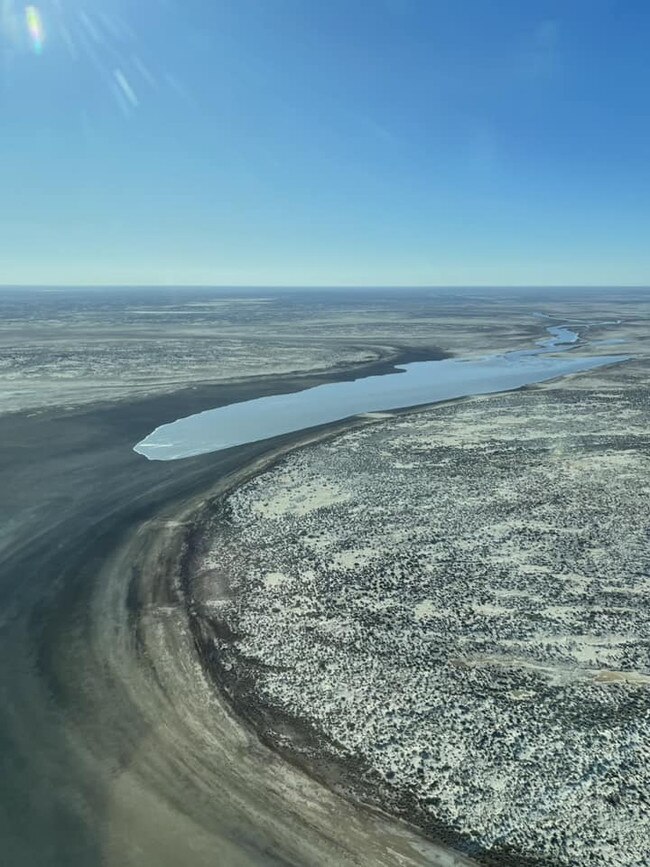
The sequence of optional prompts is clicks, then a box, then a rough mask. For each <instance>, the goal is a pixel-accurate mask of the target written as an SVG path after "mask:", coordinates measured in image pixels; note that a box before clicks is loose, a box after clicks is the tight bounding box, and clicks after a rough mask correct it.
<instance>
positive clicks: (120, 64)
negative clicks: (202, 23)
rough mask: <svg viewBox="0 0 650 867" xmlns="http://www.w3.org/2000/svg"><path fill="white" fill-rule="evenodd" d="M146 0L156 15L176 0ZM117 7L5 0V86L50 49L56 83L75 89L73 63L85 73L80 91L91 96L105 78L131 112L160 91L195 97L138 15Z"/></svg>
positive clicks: (0, 36)
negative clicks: (168, 70)
mask: <svg viewBox="0 0 650 867" xmlns="http://www.w3.org/2000/svg"><path fill="white" fill-rule="evenodd" d="M146 2H147V3H151V7H152V13H153V15H156V14H158V13H161V14H162V13H164V11H165V10H166V9H167V8H168V4H169V2H170V0H146ZM99 6H105V7H108V8H101V9H100V8H98V7H99ZM116 7H117V3H116V2H115V0H32V2H31V3H26V2H24V0H0V87H4V86H7V87H9V86H10V83H11V80H12V76H13V75H14V71H16V70H18V69H19V68H20V67H21V65H23V64H25V63H30V62H32V60H33V58H34V56H35V55H36V56H38V55H41V54H43V53H44V52H45V51H46V52H47V55H48V60H50V59H51V60H50V62H49V63H48V67H47V74H48V75H49V74H51V75H52V80H51V82H50V84H49V86H50V88H56V87H59V86H60V87H63V88H66V89H67V90H68V91H69V90H70V88H71V87H72V85H71V81H73V78H72V76H71V75H70V74H69V72H70V71H69V66H66V64H68V65H69V64H70V62H73V63H74V64H75V66H76V68H77V70H78V72H79V73H81V74H83V81H82V82H81V83H80V87H79V88H74V89H75V95H77V94H79V93H80V92H81V90H83V91H84V94H85V95H87V93H88V92H89V91H88V88H91V87H93V86H96V84H95V85H93V81H95V82H99V83H101V85H103V87H104V93H105V94H109V95H110V99H111V102H112V103H113V107H115V105H117V107H118V108H119V109H120V111H121V112H122V113H123V114H124V115H125V116H127V117H129V116H131V115H132V114H133V113H134V112H137V111H139V110H141V109H142V108H143V107H145V106H146V105H147V103H148V101H149V100H150V99H151V98H152V97H153V96H154V95H155V98H156V99H161V98H162V97H164V96H165V94H166V93H167V94H169V93H171V94H175V95H176V96H182V97H183V98H184V100H186V101H189V97H188V95H187V93H186V92H185V90H184V88H183V87H182V85H181V84H180V83H179V82H177V80H176V79H175V78H173V77H172V76H169V75H167V74H165V72H164V67H163V68H161V67H160V64H159V61H160V58H157V57H156V56H155V55H154V54H153V53H152V51H151V49H150V47H149V42H150V40H149V35H148V34H145V35H146V39H143V38H142V34H140V33H139V32H138V30H137V29H136V28H135V27H134V26H133V22H132V21H131V17H132V16H131V15H129V14H127V15H126V16H125V15H124V14H123V10H120V9H119V8H116ZM30 58H31V59H30ZM86 73H90V74H89V75H87V74H86ZM86 79H87V80H88V81H87V82H86ZM68 105H71V106H72V107H73V108H76V106H77V104H76V103H68ZM101 105H102V103H101V101H95V102H94V103H93V106H92V110H101ZM91 113H92V111H91Z"/></svg>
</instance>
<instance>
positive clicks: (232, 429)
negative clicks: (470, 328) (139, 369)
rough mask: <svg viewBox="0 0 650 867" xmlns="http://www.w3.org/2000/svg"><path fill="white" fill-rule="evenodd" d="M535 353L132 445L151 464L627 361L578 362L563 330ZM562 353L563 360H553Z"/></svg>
mask: <svg viewBox="0 0 650 867" xmlns="http://www.w3.org/2000/svg"><path fill="white" fill-rule="evenodd" d="M546 330H547V331H548V333H549V334H550V337H548V338H544V339H543V340H539V341H537V345H538V347H539V348H537V349H530V350H520V351H517V352H507V353H504V354H502V355H486V356H482V357H480V358H472V359H457V358H452V359H445V360H443V361H422V362H414V363H412V364H405V365H402V366H398V368H397V370H398V372H396V373H389V374H385V375H382V376H366V377H363V378H360V379H355V380H354V381H352V382H334V383H328V384H326V385H319V386H316V387H314V388H309V389H306V390H304V391H298V392H293V393H291V394H278V395H271V396H267V397H260V398H257V399H255V400H248V401H244V402H242V403H233V404H230V405H228V406H222V407H218V408H217V409H211V410H207V411H206V412H201V413H198V414H196V415H191V416H188V417H187V418H181V419H178V420H177V421H174V422H171V423H170V424H165V425H161V426H160V427H158V428H156V430H154V431H153V432H152V433H151V434H149V436H147V437H146V438H145V439H144V440H142V441H141V442H139V443H138V444H137V445H136V446H135V451H136V452H138V453H139V454H141V455H144V456H145V457H146V458H148V459H149V460H155V461H173V460H178V459H179V458H187V457H191V456H193V455H200V454H206V453H208V452H216V451H221V450H222V449H227V448H231V447H233V446H239V445H243V444H245V443H251V442H257V441H259V440H265V439H269V438H271V437H275V436H279V435H281V434H287V433H293V432H294V431H298V430H303V429H306V428H311V427H317V426H318V425H322V424H328V423H330V422H334V421H340V420H341V419H344V418H348V417H350V416H354V415H358V414H360V413H367V412H382V411H386V410H393V409H402V408H406V407H413V406H420V405H426V404H431V403H437V402H440V401H444V400H451V399H453V398H458V397H467V396H469V395H473V394H490V393H493V392H498V391H512V390H513V389H516V388H521V387H522V386H524V385H531V384H532V383H536V382H544V381H546V380H549V379H555V378H556V377H558V376H565V375H567V374H570V373H578V372H579V371H584V370H592V369H594V368H597V367H602V366H604V365H608V364H616V363H618V362H621V361H625V360H627V358H628V356H626V355H600V356H583V357H581V356H578V355H575V354H573V353H570V352H566V350H570V349H571V347H573V346H574V345H576V344H577V343H578V342H579V335H578V334H577V333H576V332H575V331H572V330H571V329H569V328H568V327H567V326H565V325H563V326H552V327H549V328H547V329H546ZM560 352H562V354H558V353H560Z"/></svg>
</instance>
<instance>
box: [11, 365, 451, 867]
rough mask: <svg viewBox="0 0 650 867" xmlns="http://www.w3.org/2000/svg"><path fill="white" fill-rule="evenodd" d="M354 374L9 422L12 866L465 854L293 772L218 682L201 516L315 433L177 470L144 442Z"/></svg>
mask: <svg viewBox="0 0 650 867" xmlns="http://www.w3.org/2000/svg"><path fill="white" fill-rule="evenodd" d="M429 357H431V356H429ZM404 360H405V359H403V358H401V357H399V358H395V359H393V360H388V361H386V362H382V363H381V364H377V365H370V366H369V367H370V368H371V369H373V371H376V372H381V370H382V365H385V369H391V368H392V363H393V361H398V362H402V361H404ZM367 372H368V367H365V368H364V373H367ZM355 374H356V371H353V372H350V371H345V372H344V371H340V372H334V373H331V374H324V375H317V376H307V375H306V376H302V377H282V378H278V379H273V378H269V379H268V380H261V381H259V382H256V383H238V384H226V385H222V386H201V387H197V388H195V389H187V390H185V391H183V392H179V393H176V394H172V395H166V396H162V397H154V398H150V399H145V400H138V401H134V402H130V403H116V404H105V405H102V406H92V407H84V408H82V409H76V410H75V409H71V410H64V409H60V410H47V411H42V412H38V413H17V414H13V415H7V416H4V417H2V418H0V437H1V439H2V442H3V452H2V456H1V457H0V473H1V475H2V479H3V486H2V493H1V494H0V519H1V526H2V530H1V531H0V565H1V575H0V594H1V603H2V604H1V609H0V610H1V612H2V614H1V615H0V650H1V654H0V667H1V672H0V755H1V767H2V778H1V782H0V834H2V839H3V848H4V854H5V858H6V859H7V861H8V863H11V864H13V865H16V867H23V865H25V867H28V865H29V867H32V865H34V864H38V865H39V867H40V865H42V867H49V865H52V867H58V865H63V864H65V865H67V867H91V865H93V864H97V865H98V864H102V865H118V864H119V865H130V864H131V865H136V864H137V865H138V867H146V865H149V864H151V865H154V864H155V865H157V867H158V865H163V867H165V865H169V867H172V865H177V864H179V863H187V864H192V865H197V867H198V865H208V864H210V865H212V864H214V863H215V861H214V858H215V852H219V853H220V856H219V857H220V861H219V863H222V864H301V863H302V864H304V863H333V861H332V859H334V862H335V863H340V864H352V863H377V864H382V863H385V864H391V863H396V860H395V859H397V857H398V854H397V853H399V857H400V858H404V859H406V860H405V863H413V864H418V863H428V864H435V863H440V864H443V863H445V864H449V863H461V862H454V861H449V860H448V858H449V857H451V856H448V855H445V856H444V857H445V858H446V859H447V860H440V861H438V860H437V855H436V854H435V853H433V852H432V851H428V850H427V847H426V844H425V843H424V841H422V840H419V841H418V840H417V839H416V838H413V839H411V838H410V836H409V833H408V831H407V829H405V828H404V827H403V826H400V825H398V824H394V823H387V822H386V821H385V820H384V819H382V818H381V817H378V816H373V815H371V814H367V813H365V812H364V811H358V810H356V809H354V808H353V807H352V806H350V805H346V804H345V803H344V802H343V801H341V800H340V799H338V798H336V797H334V796H332V795H330V794H329V793H328V792H326V791H323V790H322V789H321V788H320V787H318V786H316V784H313V783H311V782H310V781H309V780H308V779H307V778H303V777H302V776H301V775H299V776H298V777H295V776H294V775H293V774H294V772H293V771H291V769H290V768H287V766H286V765H285V763H284V762H283V761H282V760H281V759H280V758H278V757H275V756H274V755H273V754H272V753H269V752H268V751H266V750H265V749H264V748H263V747H262V746H261V745H260V744H259V743H258V742H257V741H256V739H255V738H253V737H251V736H250V735H249V734H247V733H246V732H245V731H244V730H243V729H242V728H241V726H239V725H238V724H237V723H236V721H235V720H233V719H232V717H231V716H230V715H229V714H228V713H227V712H226V711H225V710H223V709H222V708H221V707H220V705H219V702H218V697H217V696H215V693H214V691H213V690H212V689H211V688H210V687H209V685H208V684H206V682H205V681H204V679H203V677H202V674H201V668H200V665H199V663H198V660H197V658H196V655H195V652H194V645H193V642H192V641H190V640H188V639H189V633H188V621H187V616H186V611H185V606H184V599H183V595H182V592H181V590H182V588H179V587H178V586H177V584H176V583H175V582H176V580H177V578H178V573H179V569H180V561H179V557H180V556H181V552H182V551H183V550H185V548H184V544H185V534H186V532H187V527H186V526H185V522H186V521H188V520H189V517H188V516H189V515H191V514H193V512H194V511H195V510H196V509H199V508H200V506H201V503H202V502H203V501H204V500H205V498H206V496H210V492H212V494H213V495H214V493H215V491H218V490H220V489H221V488H222V487H223V486H227V485H228V484H232V483H233V482H234V480H235V479H236V478H237V477H238V474H239V473H241V471H242V468H244V467H251V466H253V467H254V465H255V462H256V461H259V460H264V459H266V458H267V457H268V456H269V455H271V454H272V453H273V451H274V450H277V449H278V448H279V447H289V446H291V444H292V443H295V442H297V439H298V438H296V437H285V438H280V439H279V440H276V441H270V442H265V443H259V444H253V445H250V446H244V447H240V448H237V449H233V450H230V451H228V452H223V453H221V454H219V455H207V456H202V457H198V458H192V459H188V460H185V461H181V462H175V463H174V464H168V465H165V466H163V465H161V464H151V463H149V462H148V461H146V460H144V459H143V458H141V457H139V456H138V455H136V454H135V453H133V451H132V446H133V444H134V443H135V442H137V440H138V439H139V438H140V437H142V436H143V435H144V434H145V433H146V431H147V430H149V429H151V427H152V426H155V425H156V424H159V423H161V422H163V421H165V420H167V419H169V418H170V417H175V416H178V415H180V414H182V413H189V412H198V411H200V410H201V409H204V408H208V407H213V406H216V405H220V404H224V403H228V402H232V401H234V400H241V399H247V398H250V397H254V396H260V395H262V394H270V393H279V392H282V391H287V390H292V389H296V388H303V387H308V386H310V385H313V384H317V383H318V382H324V381H334V380H335V379H337V378H344V377H347V378H353V377H354V376H355ZM229 750H230V752H228V751H229ZM297 791H299V792H300V797H297V796H295V793H296V792H297ZM294 796H295V797H296V800H295V801H293V800H292V798H294ZM310 798H311V799H312V804H313V805H315V807H317V809H316V812H314V813H313V814H312V813H310V811H309V809H308V805H309V803H310ZM287 799H288V801H287ZM288 802H289V803H290V807H289V808H288V809H287V803H288ZM301 811H302V812H301ZM391 847H392V848H391ZM391 851H392V852H394V853H396V854H394V855H391V854H390V852H391ZM360 852H362V853H363V852H365V853H366V854H364V855H359V853H360ZM423 852H426V854H425V855H423V854H422V853H423ZM355 853H356V854H355ZM382 853H383V854H382ZM441 857H442V856H441ZM391 859H392V860H391Z"/></svg>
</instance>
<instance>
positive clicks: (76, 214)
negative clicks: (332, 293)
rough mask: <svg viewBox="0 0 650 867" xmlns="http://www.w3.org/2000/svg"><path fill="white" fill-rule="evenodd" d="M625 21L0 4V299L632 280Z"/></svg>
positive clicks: (647, 266) (394, 10) (634, 49)
mask: <svg viewBox="0 0 650 867" xmlns="http://www.w3.org/2000/svg"><path fill="white" fill-rule="evenodd" d="M649 34H650V6H648V4H646V3H643V2H640V0H629V2H626V3H621V2H616V0H596V2H587V0H576V2H574V3H572V4H571V5H570V7H569V6H568V5H567V4H566V3H562V2H548V0H547V2H539V3H537V4H534V8H533V6H532V5H528V4H521V3H519V2H515V0H504V2H500V3H499V4H497V5H493V6H491V7H490V6H488V4H484V3H481V2H478V0H467V2H464V3H462V4H454V6H453V8H452V7H451V6H450V5H447V4H441V3H440V4H438V3H437V4H433V3H429V2H423V0H382V2H379V0H376V2H375V0H372V2H371V0H357V2H354V3H352V4H350V3H349V2H344V0H332V2H328V3H327V4H325V3H322V4H316V3H305V2H301V0H275V2H273V3H268V2H264V0H236V2H235V0H223V2H218V3H214V2H212V3H208V2H206V0H186V2H184V3H183V4H182V5H181V4H179V3H176V2H174V0H165V2H163V0H142V2H141V3H139V4H137V6H136V4H129V3H127V2H126V0H110V2H105V3H100V2H99V0H59V2H57V0H41V2H38V3H37V4H36V5H34V6H26V5H25V4H23V3H19V2H17V0H0V131H1V135H0V190H1V191H2V205H3V207H2V208H1V209H0V285H11V286H17V285H40V286H48V285H49V286H71V285H76V286H83V285H88V286H90V285H106V286H108V285H134V286H143V285H152V286H153V285H187V286H190V285H191V286H212V285H215V286H217V285H219V286H224V287H228V286H231V287H235V286H250V287H260V288H272V287H273V286H277V287H280V286H294V287H297V286H310V285H311V286H317V287H323V286H332V287H335V286H342V287H343V286H369V285H372V284H377V285H380V286H404V287H417V286H423V287H431V288H436V287H444V286H467V287H470V286H476V287H488V286H502V287H505V286H570V285H575V286H590V285H593V286H608V285H612V286H619V285H620V286H634V287H641V286H645V285H647V284H648V283H650V245H648V243H647V237H648V230H649V229H650V225H649V224H650V214H649V209H648V205H647V202H648V182H649V179H650V160H649V159H648V141H650V112H648V110H647V103H648V101H650V88H649V87H648V85H649V84H650V53H649V52H648V50H647V45H648V35H649Z"/></svg>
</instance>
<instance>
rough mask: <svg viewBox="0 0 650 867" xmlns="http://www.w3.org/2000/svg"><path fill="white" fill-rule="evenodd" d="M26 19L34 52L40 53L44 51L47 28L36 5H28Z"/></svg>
mask: <svg viewBox="0 0 650 867" xmlns="http://www.w3.org/2000/svg"><path fill="white" fill-rule="evenodd" d="M25 20H26V22H27V32H28V33H29V38H30V40H31V43H32V48H33V49H34V53H35V54H40V53H41V52H42V51H43V43H44V42H45V30H44V28H43V19H42V18H41V13H40V12H39V11H38V9H37V8H36V6H27V8H26V9H25Z"/></svg>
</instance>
